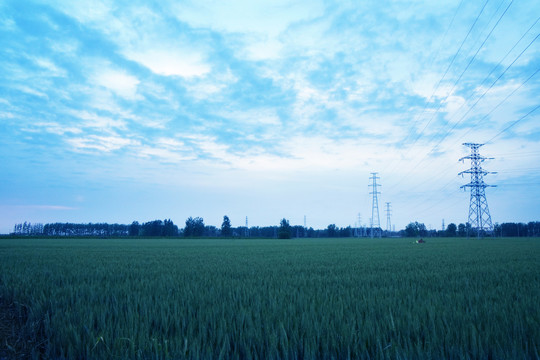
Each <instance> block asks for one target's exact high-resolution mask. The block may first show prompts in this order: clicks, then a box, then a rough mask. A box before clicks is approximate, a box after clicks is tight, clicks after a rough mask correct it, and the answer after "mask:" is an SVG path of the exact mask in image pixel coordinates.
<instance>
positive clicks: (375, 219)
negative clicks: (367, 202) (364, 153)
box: [369, 172, 382, 238]
mask: <svg viewBox="0 0 540 360" xmlns="http://www.w3.org/2000/svg"><path fill="white" fill-rule="evenodd" d="M377 179H380V177H378V176H377V173H376V172H374V173H371V177H370V178H369V180H371V181H372V183H371V184H369V186H373V191H371V192H370V194H372V195H373V200H372V202H371V237H372V238H373V237H374V236H377V237H381V235H382V234H381V219H380V217H379V200H378V198H377V195H378V194H380V192H378V191H377V186H381V184H377Z"/></svg>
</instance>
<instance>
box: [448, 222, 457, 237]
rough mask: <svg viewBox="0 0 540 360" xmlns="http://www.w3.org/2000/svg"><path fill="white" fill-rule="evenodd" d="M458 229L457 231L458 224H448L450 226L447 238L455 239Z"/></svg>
mask: <svg viewBox="0 0 540 360" xmlns="http://www.w3.org/2000/svg"><path fill="white" fill-rule="evenodd" d="M456 229H457V226H456V224H454V223H450V224H448V226H447V227H446V236H449V237H455V236H456V234H457V232H456Z"/></svg>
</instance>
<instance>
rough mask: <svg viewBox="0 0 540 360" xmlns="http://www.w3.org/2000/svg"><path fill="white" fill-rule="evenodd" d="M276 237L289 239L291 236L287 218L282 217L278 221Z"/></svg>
mask: <svg viewBox="0 0 540 360" xmlns="http://www.w3.org/2000/svg"><path fill="white" fill-rule="evenodd" d="M278 237H279V238H280V239H290V238H291V225H289V220H287V219H285V218H283V219H281V222H280V223H279V229H278Z"/></svg>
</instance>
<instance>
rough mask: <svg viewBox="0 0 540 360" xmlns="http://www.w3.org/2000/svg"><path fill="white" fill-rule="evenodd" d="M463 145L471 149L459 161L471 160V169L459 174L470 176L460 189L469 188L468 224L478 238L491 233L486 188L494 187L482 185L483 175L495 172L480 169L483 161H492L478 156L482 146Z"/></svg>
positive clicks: (491, 227) (491, 225) (491, 224)
mask: <svg viewBox="0 0 540 360" xmlns="http://www.w3.org/2000/svg"><path fill="white" fill-rule="evenodd" d="M463 145H465V146H467V147H469V148H470V149H471V154H470V155H467V156H465V157H462V158H461V159H459V160H460V161H463V160H465V159H470V160H471V168H470V169H468V170H465V171H462V172H460V173H459V175H461V176H463V174H471V182H469V183H468V184H465V185H462V186H461V188H462V189H466V188H468V187H469V188H471V200H470V204H469V218H468V219H469V221H468V222H469V224H470V225H471V228H472V229H475V230H476V233H477V236H478V237H480V235H481V234H483V233H492V232H493V223H492V221H491V215H490V213H489V207H488V203H487V199H486V188H487V187H495V185H487V184H486V183H484V175H487V174H496V173H495V172H489V171H486V170H484V169H483V168H482V163H483V162H484V161H485V160H489V159H493V158H487V157H484V156H482V155H480V153H479V151H478V149H479V148H480V147H481V146H483V145H484V144H474V143H464V144H463Z"/></svg>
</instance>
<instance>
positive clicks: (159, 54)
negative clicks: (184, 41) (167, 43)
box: [123, 46, 210, 78]
mask: <svg viewBox="0 0 540 360" xmlns="http://www.w3.org/2000/svg"><path fill="white" fill-rule="evenodd" d="M123 54H124V55H125V56H126V57H127V58H128V59H130V60H133V61H136V62H138V63H140V64H141V65H143V66H146V67H147V68H148V69H150V70H151V71H152V72H154V73H156V74H158V75H163V76H172V75H176V76H181V77H185V78H192V77H197V76H202V75H205V74H207V73H208V72H210V66H209V65H208V64H206V63H205V62H204V59H203V56H202V54H200V53H197V52H194V51H192V50H188V49H183V48H178V47H176V48H174V46H173V48H170V47H168V48H165V47H161V48H160V47H148V48H146V47H135V48H131V49H129V50H125V51H124V52H123Z"/></svg>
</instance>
